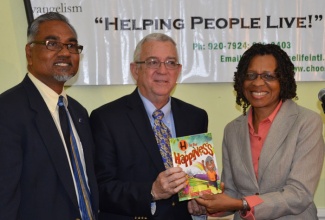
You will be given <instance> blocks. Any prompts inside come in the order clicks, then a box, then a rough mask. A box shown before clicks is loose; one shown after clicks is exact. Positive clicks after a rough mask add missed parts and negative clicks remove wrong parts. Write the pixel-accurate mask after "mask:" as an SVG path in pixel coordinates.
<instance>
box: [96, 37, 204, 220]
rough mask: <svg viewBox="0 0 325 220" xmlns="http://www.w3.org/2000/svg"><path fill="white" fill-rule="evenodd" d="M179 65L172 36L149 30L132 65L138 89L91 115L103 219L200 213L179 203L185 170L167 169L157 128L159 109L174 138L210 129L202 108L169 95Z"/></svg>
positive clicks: (180, 217)
mask: <svg viewBox="0 0 325 220" xmlns="http://www.w3.org/2000/svg"><path fill="white" fill-rule="evenodd" d="M181 68H182V66H181V64H179V63H178V54H177V50H176V44H175V42H174V40H173V39H171V38H170V37H168V36H166V35H164V34H156V33H154V34H150V35H148V36H146V37H145V38H144V39H143V40H141V41H140V42H139V44H138V45H137V48H136V50H135V52H134V62H133V63H131V72H132V75H133V77H134V79H135V80H136V82H137V88H136V89H135V90H134V92H133V93H131V94H130V95H127V96H124V97H122V98H120V99H117V100H115V101H113V102H111V103H108V104H106V105H103V106H102V107H100V108H98V109H96V110H94V111H93V112H92V113H91V117H90V119H91V125H92V130H93V135H94V140H95V144H96V175H97V180H98V184H99V192H100V202H99V203H100V213H99V218H100V219H105V220H110V219H114V220H127V219H130V220H131V219H155V220H158V219H159V220H167V219H168V220H190V219H191V215H190V214H200V212H201V210H200V209H199V207H198V206H197V204H196V203H195V201H190V202H187V201H185V202H179V201H178V195H177V192H178V191H180V190H181V189H182V188H184V187H185V184H186V176H185V172H183V171H182V169H181V168H179V167H172V168H168V169H165V166H164V163H163V160H162V156H161V155H160V151H159V148H158V145H157V142H156V139H155V135H154V132H153V123H154V118H153V116H152V113H153V112H154V111H155V110H157V109H159V110H162V111H163V113H164V115H165V116H164V118H163V122H164V123H165V124H166V125H167V127H168V128H169V130H170V131H171V134H172V136H173V137H175V136H185V135H191V134H197V133H204V132H206V131H207V127H208V116H207V113H206V112H205V111H204V110H203V109H200V108H198V107H195V106H193V105H190V104H188V103H185V102H183V101H181V100H179V99H176V98H173V97H170V93H171V91H172V90H173V89H174V87H175V85H176V80H177V78H178V76H179V74H180V71H181ZM188 206H189V207H188Z"/></svg>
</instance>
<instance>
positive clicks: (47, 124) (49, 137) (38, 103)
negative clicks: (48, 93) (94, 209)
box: [23, 76, 78, 207]
mask: <svg viewBox="0 0 325 220" xmlns="http://www.w3.org/2000/svg"><path fill="white" fill-rule="evenodd" d="M23 84H24V86H25V88H26V93H27V96H28V99H29V102H30V107H31V109H33V110H34V111H35V124H36V127H37V129H38V131H39V134H40V136H41V138H42V140H43V142H44V146H45V147H46V148H47V150H48V153H49V155H50V158H51V160H52V163H53V166H54V167H55V168H56V171H57V173H58V176H59V179H61V182H62V184H63V186H64V187H65V189H66V190H67V193H68V195H69V197H70V198H71V200H72V202H73V204H74V205H75V206H76V207H78V203H77V197H76V193H75V189H74V184H73V180H72V176H71V171H70V168H69V163H68V160H67V156H66V152H65V150H64V145H63V143H62V140H61V137H60V135H59V132H58V130H57V127H56V125H55V123H54V121H53V118H52V116H51V113H50V111H49V110H48V108H47V106H46V103H45V102H44V100H43V98H42V96H41V95H40V93H39V92H38V90H37V88H36V87H35V86H34V84H33V83H32V82H31V80H30V79H29V78H28V77H27V76H26V77H25V79H24V81H23Z"/></svg>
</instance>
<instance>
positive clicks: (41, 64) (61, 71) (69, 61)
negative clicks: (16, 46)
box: [25, 20, 79, 94]
mask: <svg viewBox="0 0 325 220" xmlns="http://www.w3.org/2000/svg"><path fill="white" fill-rule="evenodd" d="M46 40H53V41H58V42H61V43H77V36H76V35H75V33H74V32H73V31H72V30H71V28H70V27H69V26H68V25H67V24H66V23H64V22H63V21H56V20H53V21H45V22H43V23H41V24H40V25H39V30H38V33H37V35H36V36H35V39H34V41H46ZM25 51H26V57H27V62H28V71H29V72H30V73H31V74H33V75H34V76H35V77H36V78H37V79H39V80H40V81H42V82H43V83H44V84H46V85H47V86H49V87H50V88H52V89H53V90H54V91H56V92H57V93H58V94H60V93H61V91H62V89H63V85H64V83H65V82H66V81H67V80H68V79H70V78H71V77H73V76H74V75H75V74H76V73H77V71H78V68H79V54H72V53H70V52H69V51H68V50H67V47H66V46H63V49H62V50H61V51H51V50H48V49H47V48H46V46H45V45H42V44H27V45H26V48H25Z"/></svg>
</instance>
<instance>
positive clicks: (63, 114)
mask: <svg viewBox="0 0 325 220" xmlns="http://www.w3.org/2000/svg"><path fill="white" fill-rule="evenodd" d="M58 106H59V118H60V125H61V130H62V133H63V136H64V140H65V142H66V146H67V148H68V152H69V156H70V161H71V165H72V170H73V175H74V178H75V182H76V186H77V192H78V196H79V209H80V212H81V215H82V220H93V219H94V215H93V212H92V208H91V202H90V192H89V189H88V186H87V184H86V178H85V172H84V169H83V166H82V163H81V159H80V155H79V150H78V147H77V142H76V139H75V136H74V134H73V130H72V127H71V121H70V117H69V116H70V114H69V112H68V111H67V109H66V108H65V106H64V102H63V96H60V97H59V101H58Z"/></svg>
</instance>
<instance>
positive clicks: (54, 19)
mask: <svg viewBox="0 0 325 220" xmlns="http://www.w3.org/2000/svg"><path fill="white" fill-rule="evenodd" d="M25 51H26V58H27V63H28V74H27V75H26V76H25V78H24V80H23V81H22V82H21V83H20V84H18V85H17V86H15V87H13V88H11V89H9V90H8V91H6V92H4V93H2V94H1V95H0V109H1V110H0V219H3V220H18V219H19V220H41V219H47V220H59V219H60V220H77V219H79V220H80V219H83V220H93V219H96V217H97V212H98V211H97V210H98V201H97V200H98V189H97V183H96V178H95V172H94V165H93V163H94V160H93V155H94V154H93V153H94V152H93V150H94V143H93V140H92V135H91V130H90V126H89V123H88V113H87V111H86V109H85V108H84V107H82V106H81V105H80V104H79V103H78V102H77V101H76V100H74V99H72V98H71V97H69V96H67V95H66V93H65V91H64V83H65V82H66V81H67V80H68V79H70V78H71V77H73V76H74V75H75V74H76V73H77V71H78V67H79V56H80V55H79V53H81V51H82V46H81V45H79V44H78V41H77V33H76V31H75V29H74V28H73V27H72V26H71V24H70V23H69V22H68V20H67V18H66V17H65V16H63V15H61V14H58V13H53V12H51V13H47V14H44V15H41V16H40V17H38V18H36V19H35V20H34V21H33V23H32V24H31V25H30V26H29V28H28V43H27V44H26V47H25ZM59 96H61V97H63V101H64V102H65V104H66V105H68V106H67V107H66V111H68V112H69V113H70V116H71V119H72V120H70V125H71V129H72V130H73V133H74V138H75V141H76V142H75V145H74V146H75V147H76V149H78V150H76V149H74V154H77V152H78V153H79V155H80V160H81V163H80V164H78V165H79V167H78V168H79V169H80V173H81V175H84V177H85V178H86V181H85V182H84V184H83V186H85V188H84V189H85V190H86V188H87V189H88V191H89V193H90V194H89V196H86V197H89V198H88V199H87V200H85V201H87V202H86V205H87V211H88V214H89V215H88V217H85V216H86V215H84V212H83V211H82V210H83V209H82V207H83V206H82V205H80V204H81V202H80V201H81V196H80V195H78V188H77V187H76V185H77V180H76V177H75V176H74V172H73V171H74V169H73V166H74V165H73V162H72V160H73V159H72V157H70V154H69V152H70V149H71V147H70V148H68V145H69V144H68V142H65V139H64V135H63V132H62V129H61V126H60V120H59V106H58V104H57V103H58V99H59ZM60 117H61V116H60ZM70 134H71V133H70ZM71 154H72V153H71Z"/></svg>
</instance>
